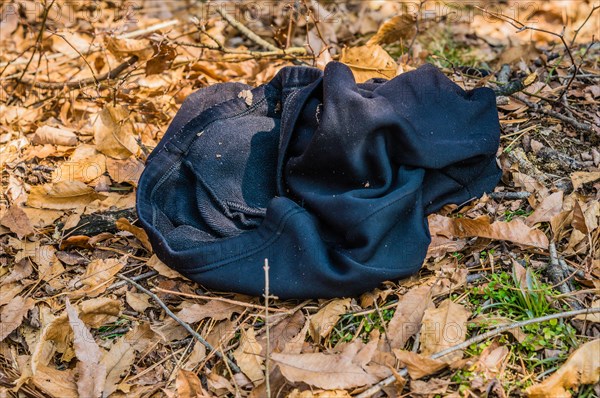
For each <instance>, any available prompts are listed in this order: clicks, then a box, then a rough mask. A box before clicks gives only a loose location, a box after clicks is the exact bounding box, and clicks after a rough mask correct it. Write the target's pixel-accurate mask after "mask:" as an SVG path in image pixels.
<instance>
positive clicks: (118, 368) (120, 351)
mask: <svg viewBox="0 0 600 398" xmlns="http://www.w3.org/2000/svg"><path fill="white" fill-rule="evenodd" d="M134 360H135V352H134V350H133V347H131V345H130V344H129V343H128V342H127V341H126V340H125V338H124V337H121V338H120V339H119V340H117V342H116V343H115V344H114V345H113V346H112V347H111V348H110V351H109V352H107V353H106V354H104V356H103V357H102V361H101V362H100V363H101V364H102V365H103V366H104V368H105V369H106V381H105V382H104V391H103V396H104V397H108V396H109V395H110V394H112V393H113V392H115V391H116V390H117V387H118V384H119V381H120V380H121V375H122V374H125V373H126V372H127V370H129V368H130V367H131V365H132V364H133V361H134Z"/></svg>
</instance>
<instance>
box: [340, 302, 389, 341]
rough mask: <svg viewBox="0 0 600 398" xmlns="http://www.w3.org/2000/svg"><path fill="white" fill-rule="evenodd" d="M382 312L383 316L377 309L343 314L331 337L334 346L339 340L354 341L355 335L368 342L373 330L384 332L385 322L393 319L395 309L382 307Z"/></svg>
mask: <svg viewBox="0 0 600 398" xmlns="http://www.w3.org/2000/svg"><path fill="white" fill-rule="evenodd" d="M380 312H381V316H379V314H378V313H377V311H374V312H371V313H369V314H365V315H354V314H347V315H342V317H341V318H340V320H339V321H338V323H337V324H336V325H335V327H334V328H333V330H332V332H331V335H330V337H329V342H330V344H331V345H332V346H333V345H335V344H337V343H338V342H342V341H345V342H348V341H352V340H353V339H354V337H355V336H358V337H359V338H361V339H363V341H364V342H365V343H366V342H368V340H369V333H371V332H372V331H373V330H375V329H377V330H379V332H381V333H384V332H385V327H384V324H388V323H389V321H390V320H391V319H392V317H393V316H394V312H395V309H394V308H388V309H382V310H381V311H380ZM382 318H383V320H382Z"/></svg>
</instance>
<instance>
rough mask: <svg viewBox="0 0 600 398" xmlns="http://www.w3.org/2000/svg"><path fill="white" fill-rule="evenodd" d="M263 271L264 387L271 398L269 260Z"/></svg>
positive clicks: (266, 261) (268, 397)
mask: <svg viewBox="0 0 600 398" xmlns="http://www.w3.org/2000/svg"><path fill="white" fill-rule="evenodd" d="M263 269H264V270H265V328H266V329H267V330H266V334H267V355H266V358H265V386H266V387H267V398H271V380H270V378H269V374H270V372H271V371H270V366H269V365H270V364H269V362H270V359H271V336H270V331H269V328H270V327H271V325H270V324H269V321H270V320H269V259H268V258H265V266H264V267H263Z"/></svg>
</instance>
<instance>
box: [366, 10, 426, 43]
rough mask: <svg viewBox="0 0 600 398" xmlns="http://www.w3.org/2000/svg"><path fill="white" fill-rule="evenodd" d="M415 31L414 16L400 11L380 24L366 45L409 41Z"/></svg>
mask: <svg viewBox="0 0 600 398" xmlns="http://www.w3.org/2000/svg"><path fill="white" fill-rule="evenodd" d="M416 31H417V27H416V18H415V16H414V15H413V14H410V13H402V14H400V15H396V16H395V17H392V18H391V19H389V20H387V21H385V22H384V23H383V24H381V26H379V29H378V30H377V33H375V35H374V36H373V37H371V38H370V39H369V41H368V42H367V45H373V44H390V43H393V42H396V41H400V40H409V41H410V40H412V37H413V36H414V35H415V33H416Z"/></svg>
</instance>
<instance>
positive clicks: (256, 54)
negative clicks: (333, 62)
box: [171, 40, 306, 58]
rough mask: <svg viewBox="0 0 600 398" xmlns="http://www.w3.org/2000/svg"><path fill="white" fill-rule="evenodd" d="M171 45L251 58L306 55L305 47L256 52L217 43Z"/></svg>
mask: <svg viewBox="0 0 600 398" xmlns="http://www.w3.org/2000/svg"><path fill="white" fill-rule="evenodd" d="M171 43H173V44H176V45H178V46H187V47H195V48H206V49H207V50H216V51H221V52H223V53H225V54H239V55H250V56H252V57H256V58H262V57H277V56H290V55H292V54H299V55H304V54H306V49H305V48H304V47H290V48H288V49H285V50H282V49H277V50H275V51H254V50H240V49H235V48H228V47H225V46H222V45H221V44H216V43H215V44H208V43H187V42H184V41H179V40H172V41H171Z"/></svg>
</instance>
